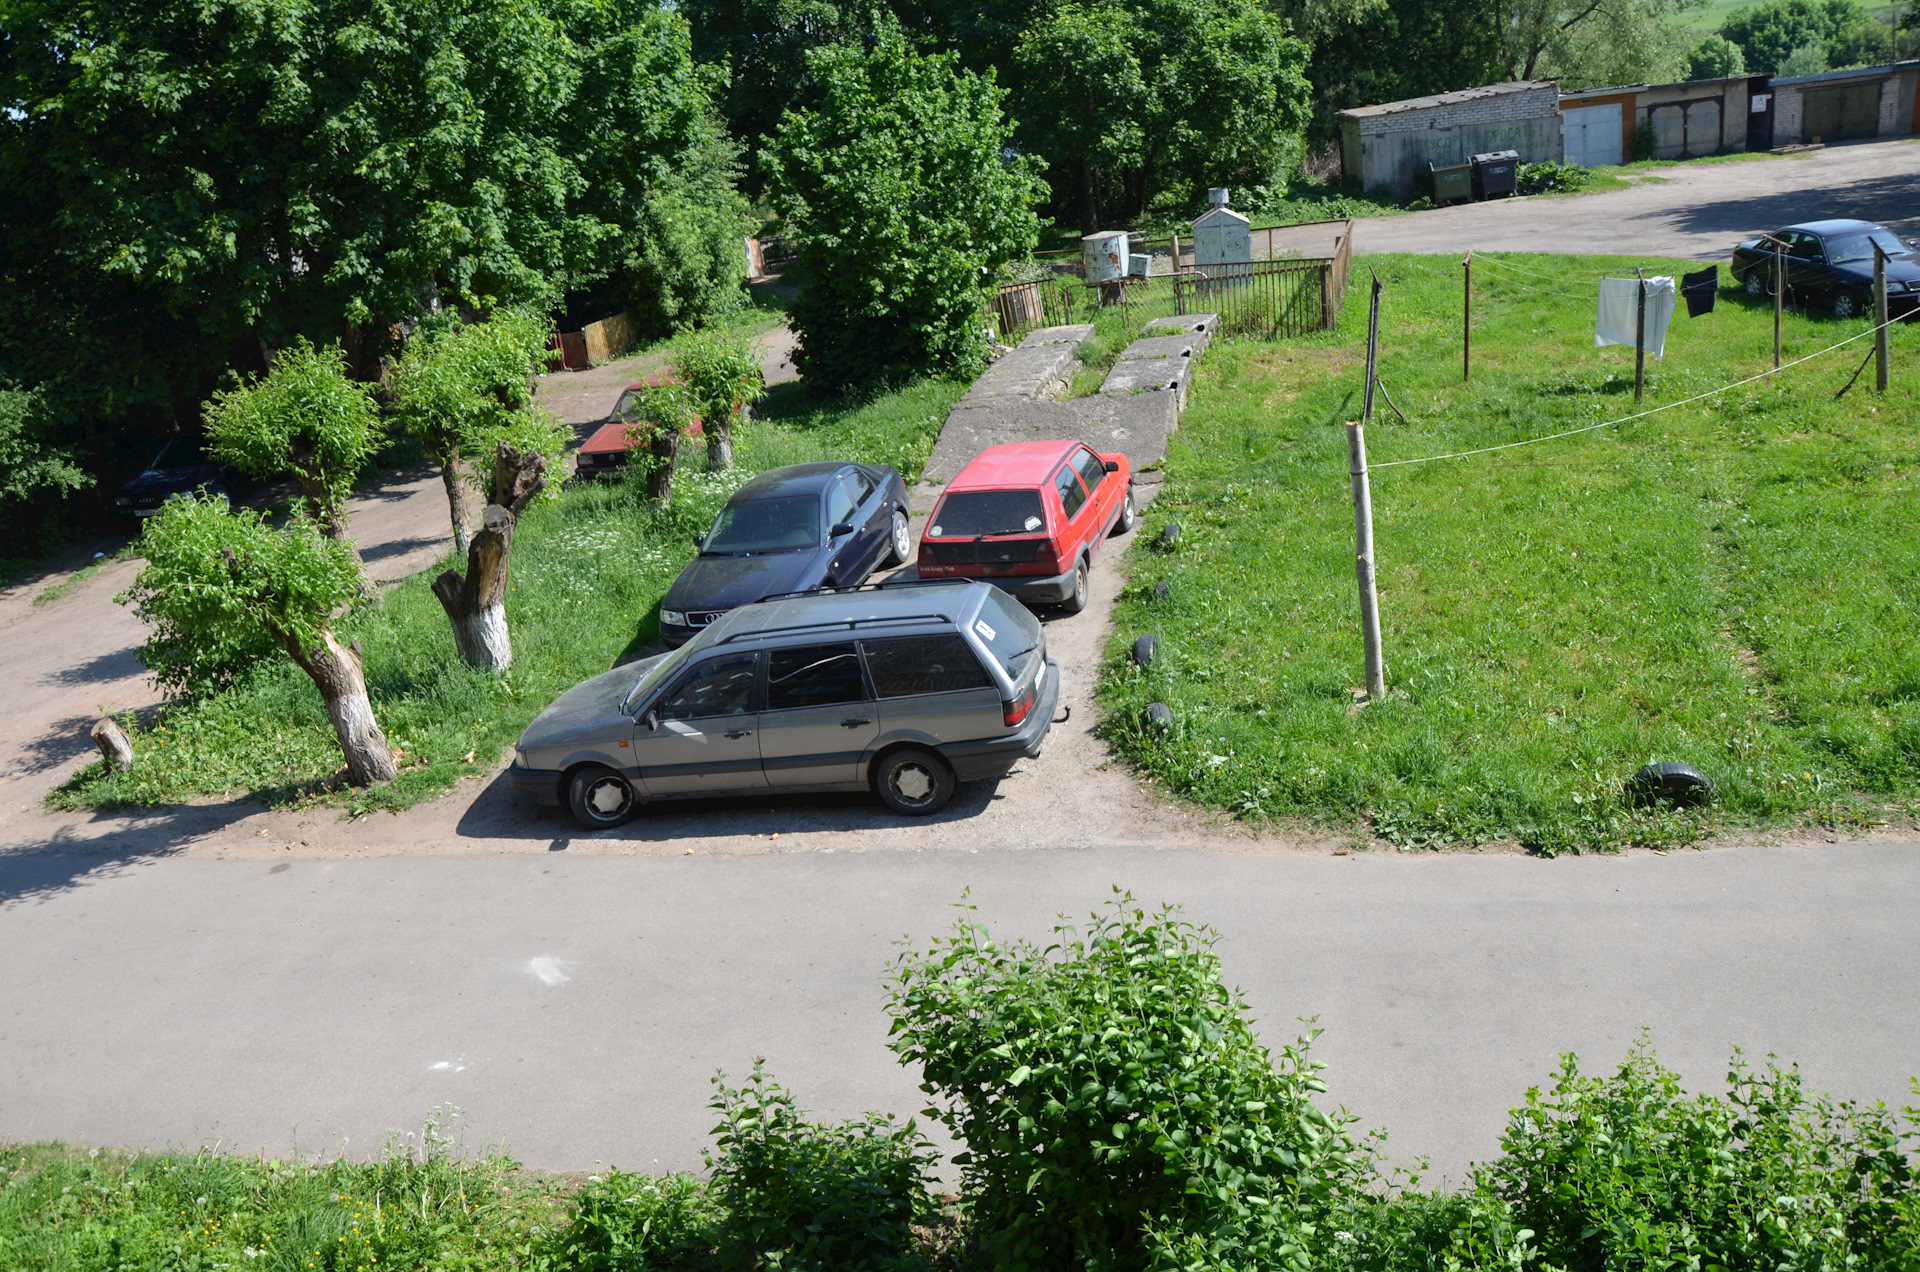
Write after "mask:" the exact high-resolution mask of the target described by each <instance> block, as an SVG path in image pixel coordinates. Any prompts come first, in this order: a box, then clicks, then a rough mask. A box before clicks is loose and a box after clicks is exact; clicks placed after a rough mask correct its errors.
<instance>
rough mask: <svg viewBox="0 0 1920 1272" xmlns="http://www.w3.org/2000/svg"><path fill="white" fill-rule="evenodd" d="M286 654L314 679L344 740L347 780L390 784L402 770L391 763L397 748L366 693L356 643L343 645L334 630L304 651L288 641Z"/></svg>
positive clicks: (353, 783)
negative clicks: (376, 714)
mask: <svg viewBox="0 0 1920 1272" xmlns="http://www.w3.org/2000/svg"><path fill="white" fill-rule="evenodd" d="M287 652H288V653H290V654H292V655H293V660H294V661H295V662H297V663H299V664H300V669H301V670H302V671H304V672H306V673H307V674H308V675H309V676H311V677H313V683H314V684H315V685H316V686H318V687H319V690H320V700H321V701H322V702H324V703H326V704H327V718H328V719H330V720H332V721H333V733H334V736H335V737H337V738H339V739H340V754H341V755H343V756H345V757H346V761H347V783H348V784H349V785H351V786H371V785H372V784H373V783H375V782H391V781H392V780H393V777H394V774H395V773H396V772H397V771H398V770H397V769H396V767H395V766H394V763H393V748H392V747H390V746H388V745H387V735H386V734H384V733H382V732H381V731H380V725H379V722H378V721H376V720H375V719H374V718H373V703H372V701H371V700H369V699H368V697H367V678H366V674H365V671H364V669H363V667H362V664H361V659H360V650H359V648H358V647H357V646H353V647H348V646H343V645H342V644H341V643H340V642H339V641H337V640H335V639H334V636H333V633H332V632H330V631H322V632H321V633H320V644H319V645H317V646H315V647H314V648H312V649H302V648H300V646H299V645H298V643H297V642H295V641H292V640H289V641H287Z"/></svg>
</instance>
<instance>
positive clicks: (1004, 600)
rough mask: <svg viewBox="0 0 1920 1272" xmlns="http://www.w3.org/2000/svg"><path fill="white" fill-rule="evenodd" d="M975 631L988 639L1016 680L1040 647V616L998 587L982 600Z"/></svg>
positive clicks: (1002, 663) (988, 643)
mask: <svg viewBox="0 0 1920 1272" xmlns="http://www.w3.org/2000/svg"><path fill="white" fill-rule="evenodd" d="M973 633H974V635H976V636H978V637H979V638H980V639H981V640H983V641H985V642H986V643H987V648H988V649H989V650H991V651H992V652H993V656H994V657H995V658H996V659H998V660H999V662H1000V665H1001V666H1002V667H1004V668H1006V671H1007V675H1009V676H1011V677H1013V678H1014V679H1015V680H1018V679H1019V678H1020V673H1021V672H1022V671H1024V670H1025V669H1026V666H1027V662H1028V661H1029V659H1030V657H1031V656H1032V654H1033V652H1034V651H1035V650H1037V649H1039V648H1040V620H1039V619H1037V618H1035V617H1034V616H1033V615H1032V614H1031V613H1029V612H1028V611H1027V607H1026V606H1024V605H1022V604H1021V603H1020V602H1018V601H1016V600H1014V599H1013V598H1012V597H1011V596H1009V595H1007V594H1006V593H1005V592H1002V591H1001V590H1000V589H999V588H997V587H996V588H993V589H992V590H990V591H989V592H988V593H987V595H986V599H985V600H984V601H983V602H982V603H981V605H980V613H979V614H978V616H976V617H975V618H974V620H973Z"/></svg>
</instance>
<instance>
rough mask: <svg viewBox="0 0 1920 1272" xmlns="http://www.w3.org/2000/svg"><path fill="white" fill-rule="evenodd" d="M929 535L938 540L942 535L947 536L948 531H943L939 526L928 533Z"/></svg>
mask: <svg viewBox="0 0 1920 1272" xmlns="http://www.w3.org/2000/svg"><path fill="white" fill-rule="evenodd" d="M927 533H928V534H930V535H932V536H933V537H934V538H936V539H938V538H939V537H940V536H941V535H943V534H945V533H946V531H945V530H942V529H941V528H940V527H939V526H935V527H934V528H933V529H931V530H929V531H927Z"/></svg>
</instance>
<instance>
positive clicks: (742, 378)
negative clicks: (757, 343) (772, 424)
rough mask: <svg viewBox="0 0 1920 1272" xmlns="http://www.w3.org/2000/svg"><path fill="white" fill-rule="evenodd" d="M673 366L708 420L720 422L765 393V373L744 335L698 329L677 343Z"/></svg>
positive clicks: (702, 414) (698, 411)
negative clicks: (697, 331)
mask: <svg viewBox="0 0 1920 1272" xmlns="http://www.w3.org/2000/svg"><path fill="white" fill-rule="evenodd" d="M674 366H675V367H676V368H677V369H678V370H679V372H680V378H681V380H682V381H684V382H685V384H686V386H687V392H688V393H689V394H690V395H691V396H692V398H693V408H694V410H695V411H696V412H697V413H698V414H699V415H700V418H702V419H703V420H706V421H708V422H709V423H713V422H718V421H724V420H728V419H731V418H732V417H734V416H736V415H738V414H739V413H740V412H741V410H742V409H744V408H745V407H748V406H751V405H752V404H753V403H755V402H758V401H759V400H760V399H761V398H762V397H764V396H765V395H766V391H767V376H766V373H765V372H764V371H762V370H761V369H760V359H758V358H756V357H755V356H754V353H753V345H752V343H751V342H750V341H748V340H747V339H746V338H745V337H744V336H734V335H728V334H725V333H723V332H718V331H702V332H699V333H697V334H695V335H693V336H691V337H689V338H688V339H686V340H683V341H681V342H680V346H679V348H678V349H677V350H676V351H675V352H674Z"/></svg>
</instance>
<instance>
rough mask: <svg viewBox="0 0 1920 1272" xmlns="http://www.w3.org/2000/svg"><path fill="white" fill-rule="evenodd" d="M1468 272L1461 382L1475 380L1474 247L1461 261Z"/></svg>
mask: <svg viewBox="0 0 1920 1272" xmlns="http://www.w3.org/2000/svg"><path fill="white" fill-rule="evenodd" d="M1460 265H1461V267H1462V268H1463V269H1465V270H1466V271H1467V273H1466V290H1465V291H1464V292H1463V293H1462V295H1463V296H1464V302H1463V303H1462V305H1461V307H1460V382H1461V383H1462V384H1471V383H1472V382H1473V249H1472V248H1468V249H1467V259H1466V260H1464V261H1461V262H1460Z"/></svg>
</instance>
